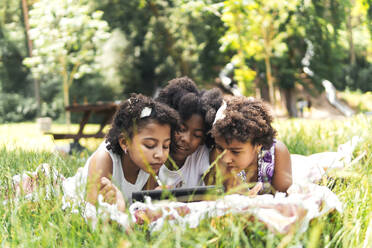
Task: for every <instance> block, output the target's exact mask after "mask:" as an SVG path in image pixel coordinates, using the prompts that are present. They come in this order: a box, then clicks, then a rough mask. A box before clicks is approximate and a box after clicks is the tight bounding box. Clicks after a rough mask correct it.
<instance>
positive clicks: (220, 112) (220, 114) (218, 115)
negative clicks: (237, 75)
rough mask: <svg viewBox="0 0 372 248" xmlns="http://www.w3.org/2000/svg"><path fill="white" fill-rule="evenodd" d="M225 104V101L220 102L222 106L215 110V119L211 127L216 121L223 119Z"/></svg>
mask: <svg viewBox="0 0 372 248" xmlns="http://www.w3.org/2000/svg"><path fill="white" fill-rule="evenodd" d="M226 107H227V104H226V102H225V100H222V105H221V106H220V108H219V109H218V110H217V113H216V117H214V121H213V125H214V124H216V122H217V121H219V120H222V119H223V118H225V116H226V115H225V110H226Z"/></svg>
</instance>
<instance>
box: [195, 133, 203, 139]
mask: <svg viewBox="0 0 372 248" xmlns="http://www.w3.org/2000/svg"><path fill="white" fill-rule="evenodd" d="M194 137H195V138H198V139H201V138H203V134H202V133H194Z"/></svg>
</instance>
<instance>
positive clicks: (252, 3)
mask: <svg viewBox="0 0 372 248" xmlns="http://www.w3.org/2000/svg"><path fill="white" fill-rule="evenodd" d="M296 2H297V1H295V0H290V1H276V0H262V1H261V0H248V1H247V0H238V1H237V0H229V1H225V5H224V9H223V16H222V20H223V21H224V22H225V23H226V25H227V26H228V27H229V31H228V32H227V33H226V35H225V36H224V37H223V39H222V41H223V43H224V46H225V47H227V46H229V47H230V48H233V49H236V50H237V52H238V57H239V59H238V60H239V66H240V67H243V68H244V67H245V66H246V65H245V61H246V59H248V58H251V57H254V58H255V59H256V60H260V59H263V60H264V61H265V69H266V80H267V83H268V87H269V96H270V102H271V103H275V95H274V78H273V75H272V65H271V59H272V57H273V56H278V55H279V56H280V55H281V54H282V53H283V52H285V51H286V49H287V47H286V44H285V43H284V39H285V38H286V32H283V31H284V30H281V29H280V27H281V25H283V23H285V22H286V21H287V19H288V17H289V16H290V15H291V13H292V12H293V11H294V9H295V7H296ZM244 70H245V71H246V70H249V69H248V68H247V69H244Z"/></svg>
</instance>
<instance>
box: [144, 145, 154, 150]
mask: <svg viewBox="0 0 372 248" xmlns="http://www.w3.org/2000/svg"><path fill="white" fill-rule="evenodd" d="M155 146H156V145H147V144H145V147H146V148H148V149H153V148H155Z"/></svg>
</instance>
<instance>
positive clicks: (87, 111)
mask: <svg viewBox="0 0 372 248" xmlns="http://www.w3.org/2000/svg"><path fill="white" fill-rule="evenodd" d="M119 105H120V102H105V103H100V102H98V103H95V104H81V105H80V104H74V105H70V106H67V107H66V108H65V109H66V111H70V112H77V113H78V112H82V113H83V117H82V119H81V121H80V126H79V131H78V132H77V133H49V134H51V135H53V137H54V139H73V140H74V143H79V139H81V138H104V137H105V134H104V133H103V128H104V127H105V126H106V125H107V124H110V123H111V121H112V118H113V116H114V114H115V112H116V110H117V109H118V107H119ZM92 114H99V115H103V119H102V121H101V123H100V128H99V130H98V131H97V132H96V133H90V134H86V133H84V127H85V125H86V124H87V123H88V120H89V118H90V116H91V115H92Z"/></svg>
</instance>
